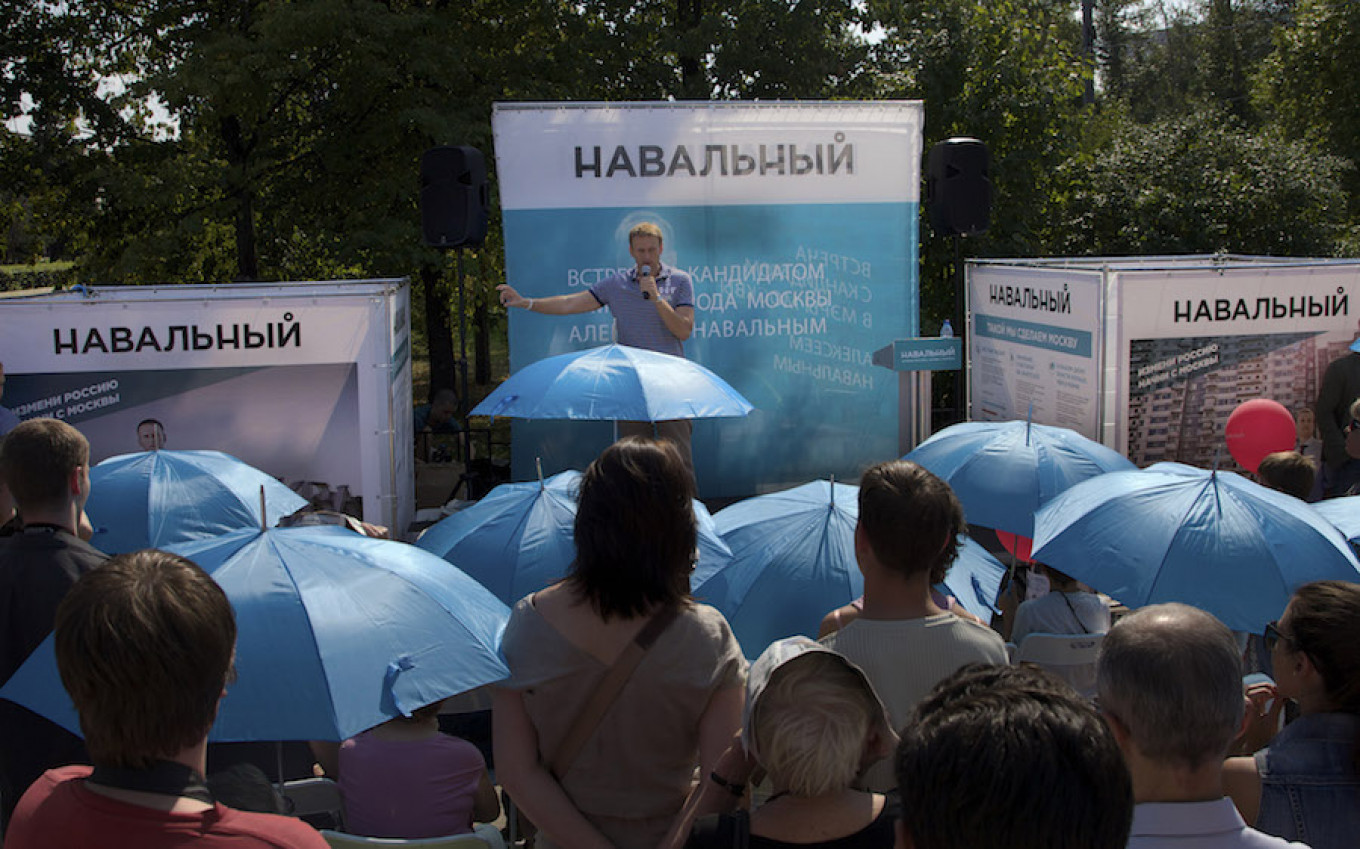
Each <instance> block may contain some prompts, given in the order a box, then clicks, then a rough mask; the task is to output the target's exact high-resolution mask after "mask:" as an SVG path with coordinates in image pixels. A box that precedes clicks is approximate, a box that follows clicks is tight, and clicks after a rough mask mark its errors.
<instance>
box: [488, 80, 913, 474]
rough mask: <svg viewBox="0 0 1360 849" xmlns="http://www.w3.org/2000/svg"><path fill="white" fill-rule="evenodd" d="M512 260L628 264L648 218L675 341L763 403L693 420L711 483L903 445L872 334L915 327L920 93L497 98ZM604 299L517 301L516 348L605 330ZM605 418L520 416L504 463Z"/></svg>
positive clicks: (517, 278)
mask: <svg viewBox="0 0 1360 849" xmlns="http://www.w3.org/2000/svg"><path fill="white" fill-rule="evenodd" d="M493 128H494V130H495V138H496V162H497V172H498V179H499V185H500V195H501V204H502V207H503V210H504V225H505V252H506V275H507V278H508V282H509V283H510V284H511V285H513V286H514V287H515V288H516V289H518V290H519V291H520V292H521V293H522V294H524V295H526V296H528V297H546V296H551V295H557V294H563V293H569V292H579V291H582V290H583V289H588V288H589V287H590V286H592V285H593V284H595V283H596V282H598V281H599V280H602V279H604V278H605V277H607V276H608V275H610V274H612V273H614V272H615V271H619V270H627V269H629V268H631V267H632V264H633V262H632V259H631V258H630V257H629V254H628V242H627V234H628V231H629V230H630V229H631V228H632V227H633V226H634V225H636V224H638V223H640V222H643V221H651V222H654V223H656V224H657V225H658V226H660V228H661V230H662V232H663V234H664V253H663V261H664V262H666V263H667V264H668V265H673V266H675V267H678V268H680V269H683V270H685V271H688V272H689V273H690V274H691V276H692V277H693V280H694V294H695V327H694V334H693V336H691V338H690V339H689V340H688V341H687V342H686V343H685V352H686V355H687V356H688V357H689V358H690V359H692V360H695V361H696V362H699V363H702V364H703V365H705V366H707V367H708V368H710V369H712V370H713V371H715V372H716V373H717V374H719V375H721V376H722V377H723V378H724V379H726V380H727V381H728V382H729V383H731V384H732V385H733V386H735V387H736V388H737V389H738V390H739V391H740V392H742V394H744V395H745V396H746V397H747V398H748V399H750V401H751V402H752V403H753V404H754V405H755V406H756V411H755V412H753V413H752V414H751V415H750V416H749V417H748V418H746V419H715V420H711V421H699V422H696V423H695V431H694V454H695V465H696V469H697V475H698V480H699V486H700V490H701V492H702V493H703V494H704V495H705V496H740V495H746V494H750V493H752V492H759V491H768V490H771V489H779V488H783V487H786V486H790V485H794V484H799V483H804V482H806V481H808V480H811V479H814V478H825V477H827V476H829V475H835V476H836V477H838V478H841V479H845V480H853V479H855V478H857V477H858V474H859V472H860V470H861V469H862V467H863V466H864V465H866V464H868V463H872V462H876V461H878V460H883V459H888V458H891V457H893V456H895V455H896V452H897V410H898V399H897V379H896V376H895V375H893V374H891V373H889V372H885V371H883V370H882V369H879V368H876V367H875V366H873V364H872V362H871V357H872V352H873V351H874V350H875V349H877V348H880V347H882V346H883V345H885V344H888V343H890V342H891V341H892V340H894V339H898V338H903V337H910V336H915V335H917V332H918V327H917V315H918V292H917V288H918V287H917V220H918V219H917V212H918V205H919V187H920V179H921V177H920V173H921V171H920V160H921V129H922V109H921V105H920V103H918V102H892V101H888V102H875V103H857V102H828V103H777V104H775V103H771V104H753V103H646V104H498V105H497V106H496V110H495V114H494V116H493ZM612 338H613V321H612V319H611V317H610V315H609V313H608V312H607V311H605V310H601V311H598V312H593V313H587V314H585V315H579V316H571V317H555V316H543V315H538V314H529V313H526V312H524V311H522V310H511V311H510V364H511V369H512V371H513V370H518V369H520V368H522V367H524V366H525V365H528V364H529V363H532V362H535V361H537V360H539V359H542V358H543V357H547V356H551V355H554V354H561V353H565V352H567V351H572V350H580V349H584V348H590V347H595V346H598V345H604V344H609V343H610V342H611V341H612ZM611 438H612V435H611V425H608V424H600V425H594V424H589V423H577V422H517V423H516V424H515V428H514V447H515V451H514V458H515V459H514V464H515V466H514V476H515V478H516V479H525V478H528V477H531V476H532V474H533V471H532V470H533V468H534V460H535V458H542V460H543V463H544V467H545V472H546V471H548V470H549V469H551V470H554V471H555V470H558V469H563V468H576V469H583V468H584V467H585V465H586V464H587V463H589V462H590V460H591V459H592V458H593V457H594V456H595V455H597V454H598V453H599V451H600V450H602V449H603V448H604V446H605V445H607V444H608V442H609V441H610V439H611Z"/></svg>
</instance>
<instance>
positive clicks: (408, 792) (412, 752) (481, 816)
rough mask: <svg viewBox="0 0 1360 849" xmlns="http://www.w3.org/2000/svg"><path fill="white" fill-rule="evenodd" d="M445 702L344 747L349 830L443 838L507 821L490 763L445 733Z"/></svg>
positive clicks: (473, 748)
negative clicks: (502, 817) (442, 724)
mask: <svg viewBox="0 0 1360 849" xmlns="http://www.w3.org/2000/svg"><path fill="white" fill-rule="evenodd" d="M439 704H440V703H439V702H435V703H434V704H431V705H426V706H425V707H423V708H420V709H419V710H417V711H415V712H414V713H412V714H411V715H410V716H409V717H405V716H400V717H397V718H396V719H392V720H389V721H387V722H384V723H383V724H382V725H379V726H377V727H376V728H370V729H369V730H368V731H365V732H364V733H362V734H359V735H358V736H356V737H351V738H350V739H348V740H346V741H345V742H344V743H342V744H341V746H340V759H339V763H340V776H339V779H338V781H339V784H340V795H341V796H343V797H344V800H345V830H346V831H348V832H350V833H351V834H362V835H365V836H367V837H399V838H404V839H412V838H421V837H441V836H444V835H450V834H466V833H468V832H470V831H473V830H474V829H473V823H474V822H490V821H491V820H494V819H496V817H498V816H500V810H501V806H500V800H499V799H497V798H496V789H495V787H493V786H492V784H491V778H490V776H489V775H488V774H487V771H486V760H485V759H484V758H483V757H482V753H481V752H480V751H479V750H478V749H477V747H476V746H474V745H472V744H471V743H469V742H468V741H466V740H464V739H462V738H460V737H454V736H451V735H448V734H443V733H441V732H440V730H439Z"/></svg>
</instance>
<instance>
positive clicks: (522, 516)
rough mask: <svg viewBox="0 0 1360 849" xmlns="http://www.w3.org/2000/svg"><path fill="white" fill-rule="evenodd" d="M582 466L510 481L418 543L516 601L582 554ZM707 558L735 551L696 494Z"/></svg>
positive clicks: (714, 560) (705, 562) (722, 558)
mask: <svg viewBox="0 0 1360 849" xmlns="http://www.w3.org/2000/svg"><path fill="white" fill-rule="evenodd" d="M580 484H581V473H580V472H576V471H566V472H561V473H559V474H556V475H553V476H552V477H550V478H548V479H546V480H544V481H532V482H529V483H510V484H502V485H500V486H498V487H496V488H495V489H493V490H491V492H490V493H488V494H487V496H486V497H485V498H483V499H482V500H481V501H479V502H477V503H476V504H473V505H472V506H470V507H468V508H466V509H464V510H460V511H459V512H457V513H454V514H453V515H452V516H449V517H447V518H445V519H442V520H441V521H439V522H438V523H437V524H434V525H431V526H430V527H429V528H428V529H426V531H425V533H424V534H422V535H421V537H420V539H419V540H418V541H417V542H416V545H417V546H419V547H421V548H423V549H425V550H426V551H428V552H430V553H432V554H436V555H438V556H440V557H442V558H444V559H445V560H447V561H449V562H450V563H453V564H455V565H456V566H458V568H459V569H462V570H463V571H464V572H466V573H467V574H468V575H470V576H472V578H474V579H475V580H476V581H477V582H478V583H480V584H481V585H482V586H484V587H486V588H487V589H488V590H490V591H491V593H492V594H493V595H495V596H496V598H498V599H500V600H501V601H503V602H505V603H506V604H509V605H513V604H514V603H515V602H517V601H519V600H520V599H521V598H524V597H525V596H526V595H529V594H530V593H533V592H537V591H539V590H541V589H543V588H544V587H546V586H548V585H549V584H551V583H554V582H555V581H558V580H560V579H561V578H563V577H565V576H566V574H567V572H568V571H569V570H570V568H571V563H572V560H574V559H575V557H576V538H575V525H576V498H577V494H578V491H579V488H580ZM694 517H695V520H696V522H697V523H698V530H699V564H700V566H701V567H702V566H710V567H711V568H718V567H719V566H721V565H722V564H723V563H725V562H726V561H727V560H728V559H730V558H731V556H732V552H731V551H730V550H729V549H728V547H727V544H726V543H724V542H723V541H722V539H721V538H720V537H719V536H718V533H717V530H716V528H715V527H714V524H713V517H712V516H710V515H709V513H708V510H707V509H705V507H704V505H703V504H702V503H701V502H699V501H695V502H694Z"/></svg>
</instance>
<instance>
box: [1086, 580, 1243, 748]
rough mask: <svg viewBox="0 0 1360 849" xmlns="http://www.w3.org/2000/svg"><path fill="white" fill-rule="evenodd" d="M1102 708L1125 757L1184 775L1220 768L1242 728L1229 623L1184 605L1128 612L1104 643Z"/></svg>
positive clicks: (1099, 685) (1236, 655) (1237, 663)
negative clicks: (1142, 760)
mask: <svg viewBox="0 0 1360 849" xmlns="http://www.w3.org/2000/svg"><path fill="white" fill-rule="evenodd" d="M1096 690H1097V692H1098V694H1099V696H1100V710H1101V713H1103V714H1105V718H1106V720H1107V721H1108V722H1109V723H1110V725H1111V726H1112V727H1113V728H1114V731H1115V737H1116V738H1117V739H1118V740H1119V743H1120V747H1121V748H1122V749H1124V751H1125V753H1126V754H1127V755H1128V756H1129V757H1130V758H1133V757H1141V758H1144V759H1146V760H1148V761H1151V762H1153V763H1155V764H1159V765H1161V766H1164V767H1170V768H1175V769H1183V770H1190V771H1194V770H1199V769H1201V768H1204V767H1206V766H1210V765H1213V764H1216V763H1218V762H1219V761H1221V760H1222V759H1223V757H1224V755H1225V754H1226V753H1227V751H1228V747H1229V746H1230V745H1231V744H1232V741H1233V739H1234V738H1236V736H1237V734H1238V733H1239V732H1240V731H1241V730H1242V720H1243V716H1244V709H1245V701H1244V696H1243V693H1242V657H1241V654H1240V652H1239V651H1238V649H1237V640H1235V639H1234V638H1233V635H1232V632H1231V631H1229V630H1228V628H1227V626H1226V625H1224V624H1223V623H1222V622H1219V621H1218V620H1217V619H1215V618H1214V617H1213V616H1212V615H1210V614H1208V613H1205V612H1204V611H1202V610H1199V609H1197V608H1194V607H1190V606H1189V605H1184V604H1156V605H1151V606H1149V607H1144V608H1141V609H1139V610H1135V611H1134V612H1132V613H1130V614H1128V615H1127V616H1125V617H1124V618H1123V619H1121V620H1120V621H1119V622H1118V623H1116V624H1115V626H1114V627H1113V628H1111V629H1110V632H1109V633H1108V634H1107V635H1106V636H1105V639H1104V641H1103V642H1102V643H1101V649H1100V661H1099V664H1098V668H1097V673H1096Z"/></svg>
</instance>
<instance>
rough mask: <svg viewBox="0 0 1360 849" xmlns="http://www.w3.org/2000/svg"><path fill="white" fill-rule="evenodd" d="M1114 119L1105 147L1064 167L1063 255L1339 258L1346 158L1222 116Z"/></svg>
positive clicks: (1057, 245) (1203, 114)
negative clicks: (1068, 191) (1228, 254)
mask: <svg viewBox="0 0 1360 849" xmlns="http://www.w3.org/2000/svg"><path fill="white" fill-rule="evenodd" d="M1112 120H1113V123H1114V125H1115V126H1114V127H1113V128H1112V130H1111V132H1110V134H1109V138H1110V140H1109V142H1108V143H1107V144H1106V145H1105V146H1104V147H1102V148H1101V149H1100V150H1099V151H1098V152H1096V154H1095V155H1094V156H1091V157H1087V158H1077V159H1073V160H1072V161H1070V162H1069V163H1067V165H1065V166H1064V168H1063V174H1062V175H1061V179H1062V181H1063V182H1064V183H1067V184H1069V185H1071V186H1073V187H1074V188H1073V192H1072V195H1071V197H1070V199H1069V200H1068V202H1067V203H1066V204H1065V207H1064V212H1063V218H1062V222H1061V224H1062V226H1061V227H1060V228H1059V229H1058V231H1057V232H1058V233H1059V234H1065V235H1062V236H1061V238H1060V239H1059V240H1058V241H1057V243H1056V244H1055V247H1056V248H1057V249H1058V250H1059V252H1060V253H1062V254H1066V255H1073V256H1081V255H1088V256H1115V255H1139V254H1144V255H1167V254H1205V253H1217V252H1220V251H1225V252H1232V253H1246V254H1267V255H1276V256H1329V255H1331V254H1332V253H1333V252H1334V251H1335V250H1336V247H1337V244H1338V241H1339V240H1340V239H1341V238H1343V236H1344V222H1345V219H1344V192H1343V189H1342V186H1341V174H1342V172H1343V169H1344V167H1345V163H1343V162H1342V161H1341V160H1340V159H1338V158H1337V157H1334V156H1327V155H1319V154H1316V153H1313V152H1311V151H1310V150H1309V149H1308V148H1307V146H1306V145H1304V144H1302V143H1300V142H1298V141H1294V140H1290V139H1288V138H1286V137H1285V136H1284V135H1283V134H1282V133H1281V132H1280V131H1278V130H1262V131H1255V132H1252V131H1248V130H1246V129H1244V128H1243V127H1242V125H1241V122H1239V121H1237V120H1235V119H1233V118H1232V117H1230V116H1229V115H1227V114H1225V113H1222V112H1204V113H1200V114H1197V115H1187V116H1181V117H1173V118H1167V119H1164V120H1162V121H1158V122H1155V123H1153V124H1149V125H1142V124H1138V123H1136V122H1134V121H1133V120H1131V119H1129V118H1127V117H1124V116H1118V115H1116V116H1115V117H1114V118H1113V119H1112Z"/></svg>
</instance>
